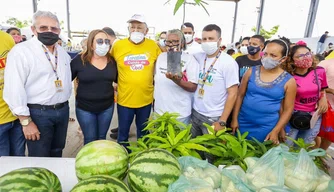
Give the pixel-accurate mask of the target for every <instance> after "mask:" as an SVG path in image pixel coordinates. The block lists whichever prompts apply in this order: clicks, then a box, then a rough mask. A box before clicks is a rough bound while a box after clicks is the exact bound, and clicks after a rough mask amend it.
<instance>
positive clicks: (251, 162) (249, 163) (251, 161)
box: [244, 157, 259, 169]
mask: <svg viewBox="0 0 334 192" xmlns="http://www.w3.org/2000/svg"><path fill="white" fill-rule="evenodd" d="M258 160H259V158H257V157H247V158H245V160H244V161H245V163H246V165H247V169H249V168H251V167H253V166H254V165H255V164H256V162H257V161H258Z"/></svg>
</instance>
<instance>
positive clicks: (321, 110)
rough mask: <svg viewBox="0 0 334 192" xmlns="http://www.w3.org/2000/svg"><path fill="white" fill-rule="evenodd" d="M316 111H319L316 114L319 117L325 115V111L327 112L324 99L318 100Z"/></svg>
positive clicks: (326, 104)
mask: <svg viewBox="0 0 334 192" xmlns="http://www.w3.org/2000/svg"><path fill="white" fill-rule="evenodd" d="M318 110H319V113H318V114H319V115H321V114H323V113H326V111H327V110H328V103H327V99H326V97H322V98H321V99H320V100H319V104H318Z"/></svg>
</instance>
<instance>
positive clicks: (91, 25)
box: [0, 0, 334, 43]
mask: <svg viewBox="0 0 334 192" xmlns="http://www.w3.org/2000/svg"><path fill="white" fill-rule="evenodd" d="M69 1H70V25H71V30H72V31H89V30H93V29H98V28H103V27H105V26H109V27H111V28H113V29H114V30H115V31H117V32H120V33H122V34H127V33H128V32H127V23H126V22H127V20H129V19H130V17H131V16H132V15H133V14H136V13H138V14H144V15H145V17H146V20H147V24H148V26H149V27H150V32H151V33H158V32H161V31H165V30H169V29H174V28H180V25H181V23H182V17H183V12H182V9H180V10H179V11H178V12H177V13H176V15H175V16H174V15H173V9H174V4H175V2H176V0H171V2H170V3H169V4H166V5H164V3H165V2H166V1H167V0H93V1H92V0H69ZM188 1H189V0H188ZM206 2H208V3H209V5H207V9H208V11H209V13H210V16H208V15H207V14H206V12H205V11H204V10H203V9H202V8H201V7H199V6H192V5H187V7H186V22H191V23H193V24H194V26H195V31H196V34H195V36H197V37H200V36H201V30H202V28H203V27H204V26H205V25H207V24H217V25H219V26H220V27H221V29H222V38H223V42H224V43H229V42H231V36H232V26H233V17H234V9H235V3H234V2H221V1H211V0H206ZM310 2H311V0H266V1H265V5H264V12H263V20H262V25H263V27H264V28H265V29H270V28H271V27H273V26H275V25H280V29H279V31H278V33H277V35H281V36H286V37H290V38H301V37H303V36H304V31H305V27H306V20H307V17H308V10H309V6H310ZM0 4H1V5H2V10H1V11H0V23H1V24H2V25H4V22H5V21H6V20H7V19H8V18H9V17H16V18H18V19H21V20H29V19H31V18H32V14H33V6H32V0H0ZM259 5H260V0H241V1H240V2H239V9H238V17H237V25H236V33H235V41H237V40H238V39H239V38H240V36H250V35H253V34H254V33H253V32H252V31H251V28H252V27H253V26H255V25H256V23H257V18H258V13H257V7H259ZM333 8H334V0H320V3H319V8H318V14H317V17H316V22H315V27H314V30H313V37H318V36H321V35H322V34H323V33H324V32H325V31H326V30H327V31H329V32H330V34H329V35H331V32H332V33H334V25H329V24H328V23H331V20H330V18H329V16H330V15H332V11H333ZM38 9H39V10H48V11H51V12H55V13H56V14H57V16H58V18H59V20H60V21H64V22H65V23H64V27H65V31H66V29H67V27H66V26H67V22H66V21H67V20H66V0H40V1H39V3H38Z"/></svg>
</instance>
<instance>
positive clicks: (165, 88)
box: [154, 29, 199, 125]
mask: <svg viewBox="0 0 334 192" xmlns="http://www.w3.org/2000/svg"><path fill="white" fill-rule="evenodd" d="M165 44H166V48H167V52H164V53H161V54H160V55H159V57H158V60H157V62H156V66H155V71H156V73H155V76H154V82H155V86H154V99H155V102H154V111H155V112H156V113H158V114H160V115H162V114H163V113H165V112H169V113H178V114H179V115H180V116H179V119H178V121H180V122H182V123H184V124H186V125H188V124H189V123H190V115H191V109H192V104H191V100H192V96H193V93H194V92H195V91H196V89H197V83H198V69H199V64H198V63H197V61H196V60H195V58H194V57H193V56H192V55H190V54H188V53H185V52H183V51H182V50H185V49H186V47H187V45H186V42H185V40H184V37H183V34H182V32H181V31H180V30H178V29H174V30H170V31H168V33H167V39H166V41H165ZM174 51H177V52H181V51H182V53H181V55H179V54H174V55H176V56H180V57H181V63H179V65H180V64H181V71H180V72H182V75H180V76H175V75H172V74H171V73H170V72H169V71H167V70H168V68H169V67H168V66H167V65H168V64H167V63H168V56H169V57H171V56H172V57H173V56H174V55H172V54H173V53H174ZM175 59H177V58H175ZM170 67H171V66H170Z"/></svg>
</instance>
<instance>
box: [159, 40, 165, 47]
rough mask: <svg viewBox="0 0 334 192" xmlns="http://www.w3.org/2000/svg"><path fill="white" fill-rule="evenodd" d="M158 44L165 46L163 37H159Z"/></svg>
mask: <svg viewBox="0 0 334 192" xmlns="http://www.w3.org/2000/svg"><path fill="white" fill-rule="evenodd" d="M159 45H160V46H161V47H166V44H165V39H160V40H159Z"/></svg>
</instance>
